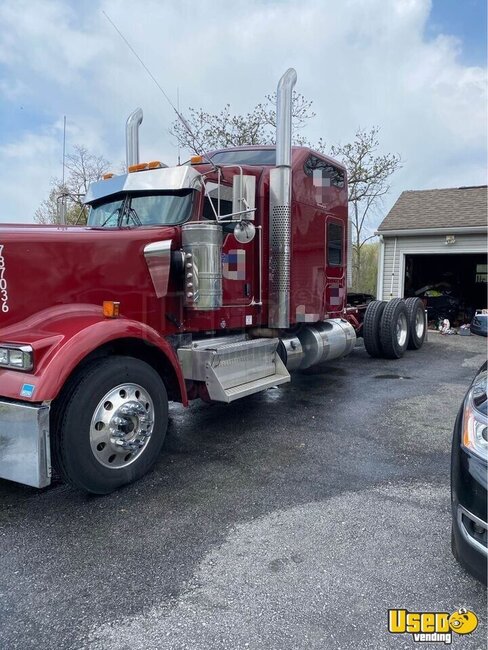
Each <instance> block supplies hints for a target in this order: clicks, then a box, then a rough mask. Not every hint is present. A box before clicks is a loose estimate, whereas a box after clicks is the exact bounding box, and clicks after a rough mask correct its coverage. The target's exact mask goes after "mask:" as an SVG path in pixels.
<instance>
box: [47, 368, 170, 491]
mask: <svg viewBox="0 0 488 650" xmlns="http://www.w3.org/2000/svg"><path fill="white" fill-rule="evenodd" d="M57 422H58V430H57V431H55V432H54V433H55V435H54V439H53V455H54V464H55V467H56V469H57V470H58V472H59V473H60V474H61V476H62V478H63V479H64V480H65V481H67V482H68V483H71V485H73V486H74V487H77V488H79V489H81V490H84V491H85V492H89V493H92V494H109V493H110V492H113V490H116V489H117V488H119V487H121V486H122V485H126V484H127V483H132V482H133V481H136V480H137V479H139V478H141V477H142V476H143V475H144V474H146V473H147V472H148V471H149V470H150V469H151V468H152V466H153V465H154V463H155V462H156V460H157V458H158V456H159V453H160V451H161V447H162V445H163V441H164V437H165V435H166V429H167V425H168V398H167V394H166V388H165V386H164V383H163V382H162V380H161V377H160V376H159V375H158V373H157V372H156V371H155V370H154V369H153V368H152V367H151V366H150V365H148V364H147V363H145V362H143V361H141V360H139V359H134V358H132V357H122V356H114V357H108V358H104V359H101V360H99V361H97V362H94V363H93V364H92V365H91V366H89V367H88V368H87V369H85V371H84V372H83V374H81V375H80V376H79V377H78V381H77V383H76V385H75V388H74V389H73V390H72V391H70V392H69V393H68V394H67V396H66V401H65V402H64V404H63V405H62V407H61V412H60V414H59V418H58V420H57Z"/></svg>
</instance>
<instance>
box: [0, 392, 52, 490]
mask: <svg viewBox="0 0 488 650" xmlns="http://www.w3.org/2000/svg"><path fill="white" fill-rule="evenodd" d="M49 409H50V407H49V406H48V405H42V406H36V405H34V404H26V403H22V402H7V401H4V400H0V478H4V479H7V480H9V481H16V482H17V483H23V484H24V485H31V486H32V487H37V488H42V487H46V485H49V484H50V483H51V450H50V444H49Z"/></svg>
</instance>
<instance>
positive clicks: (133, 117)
mask: <svg viewBox="0 0 488 650" xmlns="http://www.w3.org/2000/svg"><path fill="white" fill-rule="evenodd" d="M142 117H143V113H142V108H136V110H135V111H134V112H133V113H131V114H130V115H129V117H128V118H127V123H126V126H125V155H126V163H127V167H128V168H129V167H130V166H131V165H137V163H138V162H139V127H140V125H141V123H142Z"/></svg>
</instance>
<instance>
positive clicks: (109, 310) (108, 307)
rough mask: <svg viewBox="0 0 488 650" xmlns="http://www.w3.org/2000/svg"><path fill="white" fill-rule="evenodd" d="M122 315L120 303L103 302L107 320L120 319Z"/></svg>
mask: <svg viewBox="0 0 488 650" xmlns="http://www.w3.org/2000/svg"><path fill="white" fill-rule="evenodd" d="M119 313H120V302H114V301H113V300H104V301H103V315H104V316H105V318H118V317H119Z"/></svg>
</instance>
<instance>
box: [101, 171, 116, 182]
mask: <svg viewBox="0 0 488 650" xmlns="http://www.w3.org/2000/svg"><path fill="white" fill-rule="evenodd" d="M113 176H114V175H113V174H112V173H110V174H104V175H103V176H102V178H103V180H104V181H108V179H109V178H113Z"/></svg>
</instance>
